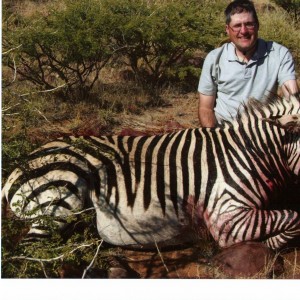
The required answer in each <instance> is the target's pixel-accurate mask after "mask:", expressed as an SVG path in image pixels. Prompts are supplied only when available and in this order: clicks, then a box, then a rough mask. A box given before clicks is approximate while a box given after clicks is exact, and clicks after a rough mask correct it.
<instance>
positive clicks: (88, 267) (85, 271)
mask: <svg viewBox="0 0 300 300" xmlns="http://www.w3.org/2000/svg"><path fill="white" fill-rule="evenodd" d="M102 243H103V240H101V242H100V244H99V245H98V247H97V251H96V253H95V255H94V257H93V259H92V261H91V263H90V264H89V265H88V266H87V267H86V268H85V269H84V272H83V274H82V278H84V277H85V275H86V273H87V271H88V270H89V269H90V268H91V267H92V266H93V264H94V262H95V259H96V257H97V256H98V253H99V250H100V247H101V245H102Z"/></svg>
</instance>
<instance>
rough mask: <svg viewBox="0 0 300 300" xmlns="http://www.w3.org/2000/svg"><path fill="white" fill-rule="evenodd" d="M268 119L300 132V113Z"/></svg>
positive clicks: (286, 128)
mask: <svg viewBox="0 0 300 300" xmlns="http://www.w3.org/2000/svg"><path fill="white" fill-rule="evenodd" d="M267 121H269V122H271V123H274V124H276V125H278V126H280V127H282V128H284V129H285V130H287V131H290V132H294V133H300V114H296V115H284V116H281V117H279V118H276V119H267Z"/></svg>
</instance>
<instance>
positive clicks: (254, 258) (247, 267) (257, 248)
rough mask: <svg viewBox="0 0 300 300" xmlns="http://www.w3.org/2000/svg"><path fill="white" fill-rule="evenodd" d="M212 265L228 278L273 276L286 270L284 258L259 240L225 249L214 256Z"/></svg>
mask: <svg viewBox="0 0 300 300" xmlns="http://www.w3.org/2000/svg"><path fill="white" fill-rule="evenodd" d="M212 265H214V266H215V267H217V268H218V269H219V271H221V273H223V274H224V275H225V277H228V278H273V277H277V276H279V275H280V274H282V273H283V272H284V266H283V258H282V257H281V256H279V255H278V254H276V253H275V252H274V251H272V250H271V249H270V248H268V247H267V246H266V245H264V244H262V243H257V242H244V243H239V244H236V245H233V246H231V247H228V248H226V249H223V250H222V251H221V252H220V253H218V254H217V255H215V256H214V257H213V259H212ZM221 276H222V275H221Z"/></svg>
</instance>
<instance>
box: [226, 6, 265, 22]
mask: <svg viewBox="0 0 300 300" xmlns="http://www.w3.org/2000/svg"><path fill="white" fill-rule="evenodd" d="M242 12H249V13H251V14H252V16H253V18H254V20H255V23H256V24H257V26H259V22H258V17H257V14H256V10H255V7H254V5H253V2H252V1H250V0H235V1H233V2H231V3H230V4H229V5H228V6H227V7H226V9H225V18H226V24H227V25H228V24H229V23H230V21H231V16H232V15H234V14H240V13H242Z"/></svg>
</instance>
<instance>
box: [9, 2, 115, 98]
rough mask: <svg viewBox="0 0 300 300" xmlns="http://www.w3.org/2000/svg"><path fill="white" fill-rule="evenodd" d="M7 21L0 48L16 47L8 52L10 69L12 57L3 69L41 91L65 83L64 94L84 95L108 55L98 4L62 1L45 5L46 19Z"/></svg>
mask: <svg viewBox="0 0 300 300" xmlns="http://www.w3.org/2000/svg"><path fill="white" fill-rule="evenodd" d="M11 21H12V20H11ZM11 21H10V22H8V24H7V27H6V30H5V38H4V42H5V47H6V48H7V49H10V48H14V47H16V46H19V47H18V48H16V50H15V51H13V54H14V56H15V63H16V65H15V63H14V61H13V60H12V58H11V59H10V60H9V63H8V65H9V66H10V67H11V68H13V69H16V71H17V72H18V74H19V75H20V76H21V78H24V79H27V80H29V81H31V82H32V83H34V84H36V85H38V86H41V87H43V88H46V89H53V88H55V87H57V86H59V85H64V84H65V85H66V87H67V91H68V92H73V91H74V90H79V92H80V96H85V95H87V94H88V92H89V91H90V90H91V89H92V88H93V86H94V84H95V83H96V81H97V80H98V79H99V73H100V71H101V69H102V68H103V67H104V66H105V65H106V63H107V62H108V61H109V59H110V58H111V56H112V51H111V50H110V47H109V46H110V44H109V40H108V37H109V35H108V34H107V28H106V24H107V22H106V19H105V13H104V12H103V9H102V5H101V1H100V0H87V1H80V0H74V1H70V0H65V1H64V2H63V4H60V5H58V3H55V5H52V6H50V7H49V13H48V15H46V16H40V15H33V16H31V17H21V16H18V17H17V19H14V21H13V22H11ZM15 24H17V26H16V25H15Z"/></svg>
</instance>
